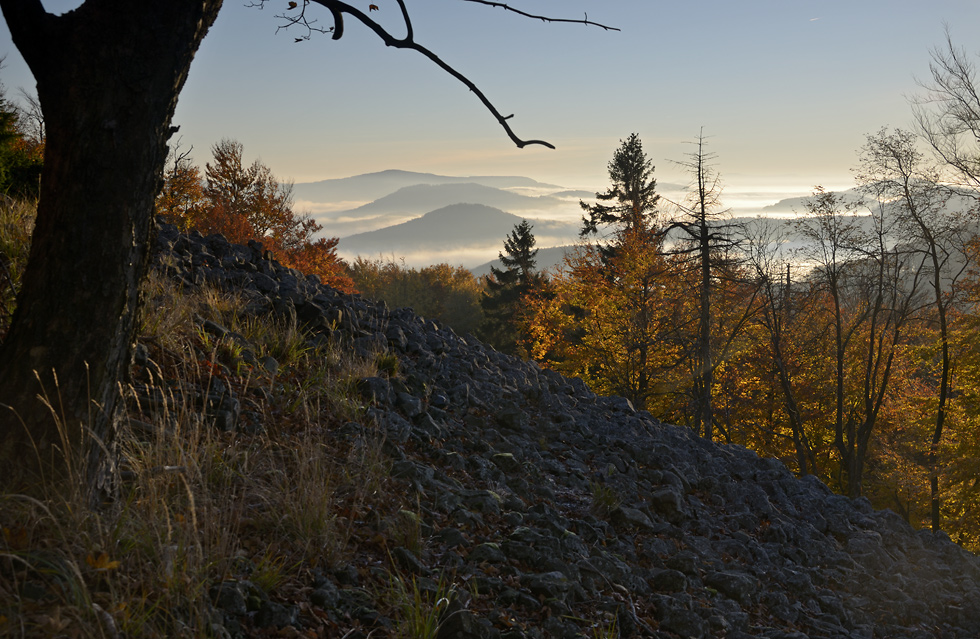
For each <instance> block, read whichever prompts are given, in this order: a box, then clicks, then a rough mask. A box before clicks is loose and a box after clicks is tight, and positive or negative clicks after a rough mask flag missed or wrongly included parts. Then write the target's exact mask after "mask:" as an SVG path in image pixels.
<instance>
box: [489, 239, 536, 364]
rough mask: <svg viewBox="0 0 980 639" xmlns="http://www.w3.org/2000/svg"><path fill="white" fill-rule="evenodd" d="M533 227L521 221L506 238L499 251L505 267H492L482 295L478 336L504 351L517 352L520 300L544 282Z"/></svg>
mask: <svg viewBox="0 0 980 639" xmlns="http://www.w3.org/2000/svg"><path fill="white" fill-rule="evenodd" d="M532 229H533V226H532V225H531V224H530V223H529V222H528V221H527V220H522V221H521V223H520V224H517V225H515V226H514V229H513V230H512V231H511V232H510V234H509V235H508V236H507V237H506V238H505V239H504V250H503V251H502V252H500V253H498V254H497V257H498V258H499V259H500V263H501V265H502V266H503V268H502V269H501V268H497V267H496V266H491V267H490V275H488V276H487V277H486V278H485V281H484V284H485V287H486V289H485V291H484V294H483V297H481V298H480V306H481V307H482V308H483V316H484V317H483V323H482V324H481V325H480V330H479V333H478V334H479V336H480V338H481V339H483V340H484V341H486V342H487V343H489V344H491V345H493V346H494V347H495V348H497V349H499V350H501V351H502V352H505V353H510V354H512V355H513V354H516V353H517V348H518V341H519V334H520V329H519V322H518V313H519V312H520V304H521V300H522V299H523V298H524V297H526V296H527V295H528V294H530V293H531V291H533V290H535V289H536V288H539V287H541V286H542V285H543V279H544V278H543V277H542V275H541V274H540V273H538V272H537V271H536V270H535V264H536V262H535V259H534V256H535V255H537V253H538V250H537V249H536V248H534V244H535V239H534V233H533V232H532Z"/></svg>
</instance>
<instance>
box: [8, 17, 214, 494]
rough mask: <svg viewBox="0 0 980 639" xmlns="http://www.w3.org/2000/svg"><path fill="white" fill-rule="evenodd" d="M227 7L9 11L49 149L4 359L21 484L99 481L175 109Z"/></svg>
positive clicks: (12, 463) (13, 455)
mask: <svg viewBox="0 0 980 639" xmlns="http://www.w3.org/2000/svg"><path fill="white" fill-rule="evenodd" d="M220 6H221V0H166V2H153V3H135V4H134V3H132V2H129V3H124V2H121V1H120V0H88V1H87V2H85V3H84V4H83V5H82V6H80V7H79V8H77V9H75V10H74V11H70V12H68V13H66V14H63V15H60V16H54V15H51V14H48V13H46V12H45V11H44V9H43V7H42V6H41V3H40V2H39V1H38V0H0V9H2V10H3V13H4V17H5V19H6V21H7V24H8V26H9V27H10V31H11V34H12V35H13V39H14V43H15V44H16V46H17V48H18V49H19V50H20V51H21V53H22V54H23V56H24V58H25V60H26V61H27V63H28V65H29V66H30V68H31V70H32V72H33V73H34V77H35V79H36V80H37V91H38V97H39V99H40V103H41V107H42V109H43V113H44V118H45V124H46V126H47V136H48V137H47V141H46V146H45V154H44V170H43V173H42V176H41V191H40V199H39V202H38V212H37V222H36V227H35V231H34V237H33V243H32V246H31V253H30V258H29V262H28V265H27V269H26V272H25V274H24V280H23V287H22V291H21V294H20V296H19V297H18V300H17V309H16V311H15V313H14V316H13V320H12V325H11V328H10V332H9V333H8V336H7V338H6V340H5V341H4V343H3V345H2V346H0V405H3V406H2V407H0V466H2V467H4V468H13V469H16V472H15V474H16V475H17V476H19V477H20V478H21V479H22V480H25V481H26V480H33V479H34V478H35V476H36V475H37V473H39V472H40V473H44V474H45V475H48V476H49V477H52V478H56V477H70V478H72V479H75V478H79V477H85V478H86V479H91V478H92V475H91V472H92V471H93V470H94V468H93V467H94V465H95V462H96V460H97V458H98V456H99V450H100V447H99V446H98V445H93V442H94V441H96V440H97V441H101V442H103V443H105V442H108V440H109V439H110V438H111V432H110V431H111V428H110V424H111V423H112V419H111V417H112V415H113V413H114V410H115V408H116V403H117V402H116V399H117V396H118V392H117V388H118V382H119V381H121V380H123V379H125V376H126V373H127V372H128V367H129V361H130V353H131V348H132V342H133V339H134V333H135V330H136V325H137V311H138V298H139V284H140V281H141V280H142V278H143V275H144V273H145V270H146V264H147V260H148V255H149V246H150V239H151V230H152V219H153V200H154V197H155V195H156V193H157V192H158V190H159V188H160V186H161V172H162V169H163V163H164V161H165V158H166V154H167V140H168V139H169V137H170V135H171V134H172V130H171V128H170V123H171V119H172V117H173V113H174V108H175V107H176V103H177V95H178V93H179V91H180V89H181V87H182V86H183V83H184V81H185V79H186V77H187V73H188V70H189V68H190V63H191V60H192V59H193V57H194V54H195V53H196V51H197V49H198V47H199V45H200V43H201V40H202V39H203V38H204V36H205V34H206V33H207V30H208V28H209V27H210V26H211V24H212V23H213V22H214V19H215V18H216V17H217V13H218V10H219V9H220ZM39 396H46V397H47V398H48V399H49V401H50V403H51V405H52V407H53V409H54V410H53V411H52V410H49V409H48V408H47V407H46V406H45V404H44V403H43V402H42V401H39ZM52 413H54V415H53V414H52ZM87 432H91V434H92V435H93V437H91V438H90V437H87V436H83V433H87ZM93 451H94V452H93ZM83 473H84V475H83Z"/></svg>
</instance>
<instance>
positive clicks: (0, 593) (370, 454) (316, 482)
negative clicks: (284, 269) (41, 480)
mask: <svg viewBox="0 0 980 639" xmlns="http://www.w3.org/2000/svg"><path fill="white" fill-rule="evenodd" d="M144 292H145V300H146V301H145V309H144V312H143V320H142V335H141V339H140V341H141V343H142V344H143V345H144V347H145V348H146V352H147V354H148V358H149V363H148V365H147V366H145V367H141V368H137V369H135V370H134V376H133V384H132V386H131V387H130V388H129V389H128V390H127V395H128V400H127V405H128V406H129V421H128V424H129V427H128V428H124V429H123V432H120V433H119V434H118V436H117V444H118V451H119V452H118V461H119V472H118V474H119V480H120V483H119V490H118V495H117V496H116V498H115V499H114V500H113V501H112V502H111V503H109V504H107V505H105V506H104V507H102V508H100V509H98V510H92V509H90V508H89V507H88V506H87V504H86V499H85V496H84V491H78V490H75V491H68V492H66V491H65V490H63V489H60V488H56V487H53V486H52V487H46V490H42V491H41V492H40V494H43V495H45V496H44V498H43V499H36V498H28V497H26V496H23V495H17V494H0V529H2V538H0V636H11V637H109V638H114V637H128V638H140V637H199V636H210V635H211V634H212V623H213V622H214V617H213V615H214V609H213V607H212V606H211V604H210V595H209V592H210V589H211V588H213V587H214V586H215V585H216V584H219V583H220V582H221V581H223V580H227V579H237V580H244V579H248V580H250V581H251V582H252V583H253V584H254V585H255V586H256V587H257V588H259V589H261V590H262V591H264V592H265V593H266V594H267V595H268V596H270V597H271V598H273V599H279V600H282V601H286V602H288V601H291V600H293V598H295V600H297V601H298V600H299V599H300V598H299V596H298V595H296V594H295V593H298V592H300V591H302V590H303V589H304V588H306V587H307V585H308V583H309V581H310V575H311V573H312V571H314V570H323V571H329V570H331V569H333V568H335V567H337V566H340V565H343V564H345V563H349V562H352V561H353V557H352V553H353V552H354V549H353V548H354V543H353V541H352V539H353V538H354V536H355V535H356V534H357V528H358V526H360V525H361V522H362V521H363V519H364V517H365V516H366V513H380V512H382V511H384V512H396V513H397V512H398V509H399V505H398V504H387V503H382V501H383V500H385V499H390V498H391V497H390V495H391V491H387V490H386V487H387V486H388V484H389V478H388V471H389V468H388V463H387V461H386V459H387V458H386V456H385V455H384V454H383V453H382V452H381V447H382V442H381V440H380V438H379V437H377V436H375V435H374V434H373V433H374V432H375V431H374V427H373V426H372V425H370V424H368V423H366V422H365V420H364V410H363V407H362V406H361V404H360V400H358V399H357V397H356V394H355V393H354V392H353V383H352V380H355V379H357V378H359V377H363V376H366V375H374V374H377V365H376V363H375V362H374V361H364V360H361V359H357V358H355V357H353V356H352V355H350V354H348V353H347V352H345V351H344V350H343V349H342V348H340V347H339V346H336V345H330V344H327V345H320V346H318V347H315V348H314V347H312V346H311V345H310V343H309V342H308V341H307V339H306V336H305V335H303V334H301V332H300V331H298V330H297V328H296V327H295V326H285V325H282V324H281V323H277V322H276V321H275V320H272V319H257V318H254V317H249V316H246V315H245V314H244V313H243V309H244V308H245V305H246V300H243V299H242V298H241V297H240V296H236V295H230V294H228V293H225V292H222V291H219V290H216V289H210V288H204V289H202V290H197V291H195V292H193V293H190V292H185V291H181V290H179V289H178V288H177V287H176V286H174V284H172V283H171V282H170V281H168V280H166V279H165V278H164V277H162V276H161V275H159V274H153V275H151V276H150V278H148V280H147V282H146V284H145V288H144ZM200 318H204V319H209V320H212V321H214V322H218V323H220V324H222V325H223V326H225V327H227V328H228V329H229V330H230V331H233V332H235V333H238V334H239V335H240V336H241V338H242V339H240V340H239V339H231V338H229V337H224V338H217V337H215V336H214V335H212V334H210V333H207V332H205V331H202V330H200V328H199V326H200V323H199V322H200ZM245 351H251V352H250V353H246V352H245ZM265 356H272V357H274V358H275V359H276V360H277V363H278V367H277V369H276V370H275V371H274V372H271V371H269V370H268V369H267V368H266V367H264V366H262V365H261V364H256V363H255V360H256V359H261V358H262V357H265ZM386 366H388V367H389V368H392V367H393V368H397V367H396V364H394V363H391V362H388V363H387V364H386ZM220 387H225V388H230V389H232V391H233V393H234V395H235V397H236V398H237V399H239V401H241V403H242V408H243V415H247V417H243V421H245V422H247V423H248V424H249V428H247V429H245V430H244V431H243V430H242V429H238V430H236V431H234V432H223V431H222V430H221V429H219V428H216V427H215V424H214V423H213V418H211V417H209V416H208V414H207V411H205V410H204V409H203V405H202V401H201V398H200V395H201V389H214V388H220ZM349 422H355V423H358V424H360V428H359V429H358V430H357V433H358V434H357V435H356V436H344V437H339V436H337V434H336V433H337V429H338V428H340V427H342V426H344V425H345V424H347V423H349ZM75 466H76V467H77V466H78V465H75ZM386 494H387V495H388V496H387V497H385V495H386ZM308 627H310V626H308ZM311 636H316V634H315V633H314V635H311Z"/></svg>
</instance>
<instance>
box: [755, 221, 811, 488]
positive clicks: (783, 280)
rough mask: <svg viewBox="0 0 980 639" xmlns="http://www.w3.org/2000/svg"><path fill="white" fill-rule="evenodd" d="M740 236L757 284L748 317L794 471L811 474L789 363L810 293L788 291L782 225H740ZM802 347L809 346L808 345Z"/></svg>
mask: <svg viewBox="0 0 980 639" xmlns="http://www.w3.org/2000/svg"><path fill="white" fill-rule="evenodd" d="M744 235H745V240H746V241H745V243H744V250H745V253H746V262H747V263H748V265H749V268H750V270H751V271H752V272H753V274H754V276H755V283H756V286H757V287H758V300H759V305H758V312H756V313H755V314H754V315H753V316H752V321H753V323H754V324H755V325H757V326H759V327H760V328H761V329H762V333H763V335H764V343H765V345H766V348H767V351H768V353H767V356H768V357H767V359H768V360H769V361H770V362H771V365H772V369H773V370H774V371H775V377H776V379H777V384H778V389H779V395H780V397H781V402H782V405H783V411H784V413H785V415H786V421H787V422H788V423H789V431H790V437H791V439H792V442H793V452H794V457H795V461H796V466H797V470H798V473H799V474H800V475H801V476H802V475H807V474H810V473H816V472H817V471H818V465H817V460H816V454H815V452H814V447H813V445H812V444H811V443H810V437H809V435H808V433H807V424H806V420H805V417H804V411H803V408H802V407H801V405H800V404H801V402H800V389H799V385H800V380H799V379H798V375H797V368H798V367H797V366H794V361H793V359H794V358H793V355H794V353H793V351H794V350H796V349H795V347H796V345H797V344H799V343H801V342H805V338H804V337H803V335H804V329H803V328H802V327H801V326H800V325H799V323H797V322H796V321H795V320H796V319H797V317H801V316H802V317H805V316H806V315H807V314H808V313H809V312H810V310H811V308H810V304H809V302H810V296H808V295H799V294H798V293H796V291H795V290H794V287H793V284H792V275H791V274H792V270H791V269H792V256H791V255H789V254H787V252H786V251H785V249H784V248H783V247H784V245H785V244H787V233H786V232H785V226H783V228H782V229H778V228H777V227H776V226H775V225H774V224H773V223H772V222H769V221H761V222H758V223H757V224H755V225H754V226H753V227H752V228H747V229H745V231H744ZM808 346H810V348H811V349H812V347H813V344H812V343H810V344H808ZM768 421H769V422H770V423H769V426H770V427H771V428H775V427H776V424H773V423H772V421H773V419H772V418H770V419H769V420H768Z"/></svg>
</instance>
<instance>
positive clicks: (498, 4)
mask: <svg viewBox="0 0 980 639" xmlns="http://www.w3.org/2000/svg"><path fill="white" fill-rule="evenodd" d="M463 2H472V3H474V4H483V5H486V6H488V7H499V8H501V9H503V10H504V11H511V12H513V13H516V14H517V15H520V16H524V17H525V18H531V19H532V20H541V21H542V22H567V23H573V24H585V25H589V26H592V27H599V28H600V29H605V30H606V31H619V29H617V28H616V27H610V26H607V25H604V24H599V23H598V22H593V21H591V20H589V14H585V18H584V19H582V20H577V19H575V18H551V17H548V16H539V15H534V14H531V13H527V12H526V11H521V10H520V9H515V8H514V7H512V6H510V5H508V4H505V3H503V2H491V1H490V0H463Z"/></svg>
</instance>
